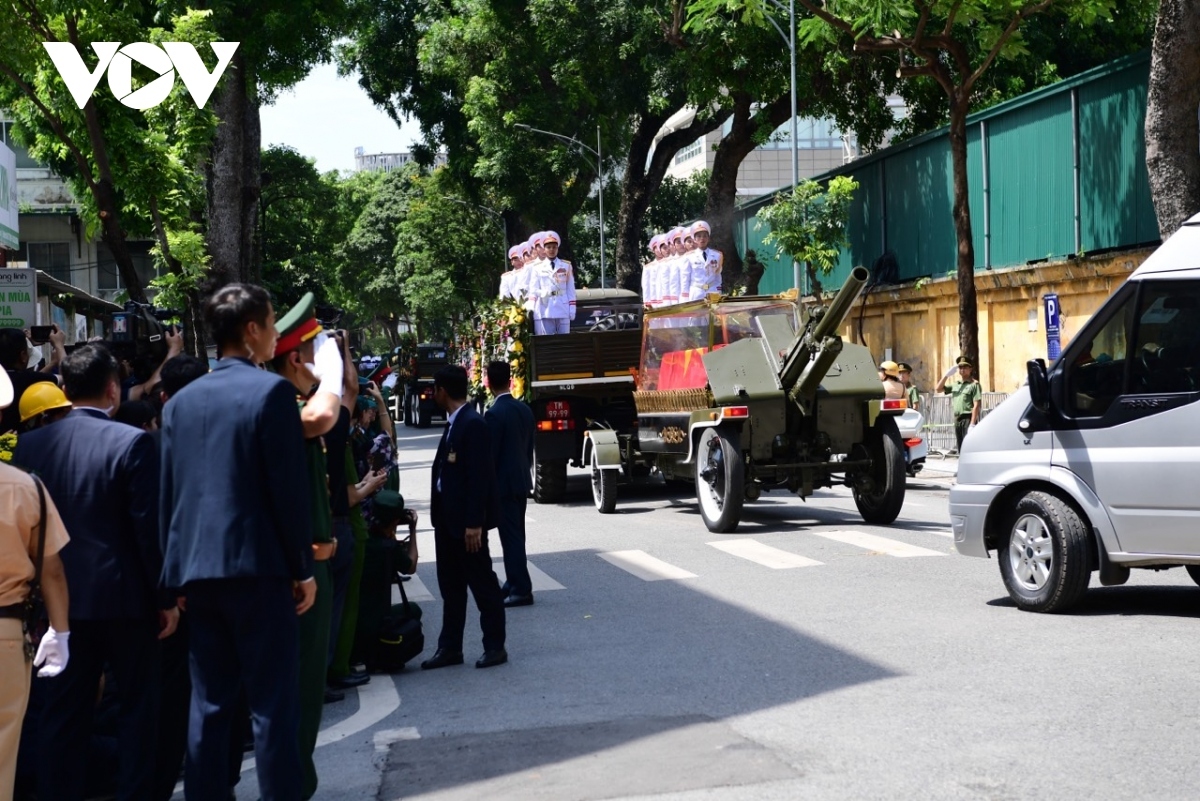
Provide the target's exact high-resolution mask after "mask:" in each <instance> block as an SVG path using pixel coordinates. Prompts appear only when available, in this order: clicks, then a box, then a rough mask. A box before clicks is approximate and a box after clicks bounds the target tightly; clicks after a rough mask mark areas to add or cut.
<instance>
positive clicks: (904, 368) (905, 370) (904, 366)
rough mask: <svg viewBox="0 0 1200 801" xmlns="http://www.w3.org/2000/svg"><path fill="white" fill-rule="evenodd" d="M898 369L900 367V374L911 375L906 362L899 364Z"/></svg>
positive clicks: (910, 367) (909, 365) (910, 368)
mask: <svg viewBox="0 0 1200 801" xmlns="http://www.w3.org/2000/svg"><path fill="white" fill-rule="evenodd" d="M899 367H900V372H902V373H911V372H912V365H911V364H909V363H908V362H900V365H899Z"/></svg>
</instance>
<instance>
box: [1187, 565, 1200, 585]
mask: <svg viewBox="0 0 1200 801" xmlns="http://www.w3.org/2000/svg"><path fill="white" fill-rule="evenodd" d="M1187 572H1188V575H1189V576H1191V577H1192V581H1194V582H1196V583H1197V584H1200V565H1187Z"/></svg>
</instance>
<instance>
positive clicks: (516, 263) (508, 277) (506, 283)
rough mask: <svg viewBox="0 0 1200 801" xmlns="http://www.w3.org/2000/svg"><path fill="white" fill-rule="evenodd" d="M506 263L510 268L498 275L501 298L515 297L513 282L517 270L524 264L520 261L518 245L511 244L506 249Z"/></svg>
mask: <svg viewBox="0 0 1200 801" xmlns="http://www.w3.org/2000/svg"><path fill="white" fill-rule="evenodd" d="M508 263H509V265H510V266H511V267H512V269H511V270H509V271H508V272H506V273H504V275H502V276H500V298H501V299H504V298H515V297H517V293H516V289H515V287H514V284H515V282H516V279H517V270H519V269H521V266H522V265H523V264H524V262H522V261H521V249H520V247H519V246H518V245H513V246H512V247H511V248H509V249H508Z"/></svg>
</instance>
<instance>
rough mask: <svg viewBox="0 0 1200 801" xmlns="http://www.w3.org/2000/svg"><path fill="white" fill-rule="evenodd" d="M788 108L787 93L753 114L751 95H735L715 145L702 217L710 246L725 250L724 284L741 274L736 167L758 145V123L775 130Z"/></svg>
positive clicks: (734, 279) (787, 112)
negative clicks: (725, 127) (709, 229)
mask: <svg viewBox="0 0 1200 801" xmlns="http://www.w3.org/2000/svg"><path fill="white" fill-rule="evenodd" d="M790 111H791V98H790V96H789V95H783V96H782V97H778V98H776V99H775V101H774V102H772V103H771V104H770V105H767V106H765V107H764V108H762V109H760V110H759V112H758V114H757V115H755V114H754V109H753V98H752V97H751V96H750V95H749V94H748V93H746V92H738V93H736V94H735V95H734V105H733V126H732V127H731V128H730V131H729V133H728V134H726V135H725V137H724V138H722V139H721V143H720V144H719V145H717V153H716V157H715V158H714V159H713V166H712V174H711V175H710V176H709V178H708V196H707V198H706V199H705V201H704V218H705V219H706V220H707V221H708V224H709V225H710V226H711V227H712V241H711V246H712V247H713V248H714V249H715V250H719V251H721V252H722V253H724V254H725V267H724V277H723V278H722V284H723V285H724V286H727V287H728V286H733V284H734V283H735V282H737V281H738V280H740V279H741V275H742V259H741V256H739V255H738V252H737V243H736V240H735V239H734V236H733V228H734V212H735V210H736V209H735V207H736V204H737V176H738V170H739V169H740V168H741V166H742V162H743V161H745V159H746V156H748V155H750V154H751V153H752V152H754V148H756V147H758V143H757V142H756V141H755V139H754V134H755V132H756V131H757V129H758V125H759V124H764V125H767V126H769V127H770V129H771V130H775V129H776V128H778V127H779V126H780V125H782V124H783V123H784V122H785V121H786V120H787V119H788V115H789V113H790ZM759 120H761V121H762V122H761V123H760V122H759Z"/></svg>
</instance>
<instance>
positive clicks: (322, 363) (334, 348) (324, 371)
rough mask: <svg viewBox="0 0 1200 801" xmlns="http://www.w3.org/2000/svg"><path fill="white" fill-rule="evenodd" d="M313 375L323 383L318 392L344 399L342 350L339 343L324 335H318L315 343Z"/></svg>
mask: <svg viewBox="0 0 1200 801" xmlns="http://www.w3.org/2000/svg"><path fill="white" fill-rule="evenodd" d="M312 371H313V375H315V376H316V377H317V381H319V382H321V383H320V386H318V387H317V392H329V393H331V394H333V395H337V396H338V397H339V398H340V397H342V375H343V371H344V368H343V365H342V348H341V345H339V344H338V341H337V340H336V339H334V338H333V337H331V336H327V335H325V334H324V333H320V334H317V338H316V340H314V343H313V368H312Z"/></svg>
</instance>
